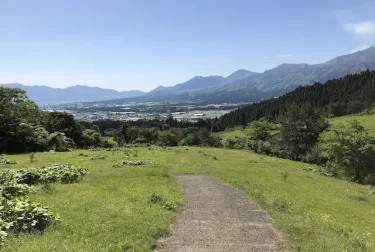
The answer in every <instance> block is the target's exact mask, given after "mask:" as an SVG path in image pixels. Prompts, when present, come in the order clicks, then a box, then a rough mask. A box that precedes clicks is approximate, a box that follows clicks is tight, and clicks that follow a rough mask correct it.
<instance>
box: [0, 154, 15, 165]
mask: <svg viewBox="0 0 375 252" xmlns="http://www.w3.org/2000/svg"><path fill="white" fill-rule="evenodd" d="M16 163H17V162H16V161H13V160H10V159H6V158H4V157H1V156H0V164H16Z"/></svg>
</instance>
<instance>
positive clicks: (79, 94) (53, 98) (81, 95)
mask: <svg viewBox="0 0 375 252" xmlns="http://www.w3.org/2000/svg"><path fill="white" fill-rule="evenodd" d="M0 86H4V87H11V88H20V89H23V90H25V91H26V92H27V96H28V97H29V98H30V99H31V100H33V101H35V102H37V103H65V102H78V101H98V100H112V99H120V98H131V97H137V96H141V95H143V94H144V92H142V91H139V90H130V91H123V92H119V91H116V90H113V89H107V88H99V87H89V86H83V85H76V86H71V87H67V88H52V87H48V86H26V85H22V84H19V83H8V84H0Z"/></svg>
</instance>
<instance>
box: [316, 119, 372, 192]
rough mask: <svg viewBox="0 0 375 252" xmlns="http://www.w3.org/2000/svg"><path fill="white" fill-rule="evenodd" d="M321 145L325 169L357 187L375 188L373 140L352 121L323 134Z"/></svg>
mask: <svg viewBox="0 0 375 252" xmlns="http://www.w3.org/2000/svg"><path fill="white" fill-rule="evenodd" d="M320 144H321V147H322V148H323V150H324V157H325V158H326V159H327V160H328V161H327V168H328V169H330V170H331V171H332V173H333V174H335V175H338V176H340V175H342V176H345V177H346V178H348V179H350V180H352V181H355V182H358V183H370V184H372V185H374V184H375V181H374V180H373V179H372V178H374V176H375V137H374V136H372V135H369V133H368V132H367V131H366V130H365V129H364V128H363V127H362V126H361V125H360V124H359V122H358V121H351V122H350V123H349V124H348V125H338V126H336V127H333V128H332V129H331V130H329V131H327V132H325V133H323V134H322V135H321V137H320Z"/></svg>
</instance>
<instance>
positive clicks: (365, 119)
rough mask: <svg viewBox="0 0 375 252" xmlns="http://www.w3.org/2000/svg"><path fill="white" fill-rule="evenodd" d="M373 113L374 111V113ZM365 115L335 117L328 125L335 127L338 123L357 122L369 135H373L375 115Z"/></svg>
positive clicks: (374, 131)
mask: <svg viewBox="0 0 375 252" xmlns="http://www.w3.org/2000/svg"><path fill="white" fill-rule="evenodd" d="M374 112H375V111H374ZM374 112H373V114H370V115H367V114H358V115H348V116H341V117H335V118H332V119H330V120H329V121H330V123H331V124H333V125H337V124H339V123H345V122H347V121H349V120H353V119H355V120H358V121H359V122H360V123H361V124H362V126H363V127H365V129H366V130H367V131H368V132H370V133H371V134H375V113H374Z"/></svg>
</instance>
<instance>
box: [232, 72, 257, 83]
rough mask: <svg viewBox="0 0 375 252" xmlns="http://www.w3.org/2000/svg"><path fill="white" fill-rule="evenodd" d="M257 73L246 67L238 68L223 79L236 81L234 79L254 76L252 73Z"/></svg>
mask: <svg viewBox="0 0 375 252" xmlns="http://www.w3.org/2000/svg"><path fill="white" fill-rule="evenodd" d="M257 74H259V73H256V72H251V71H249V70H246V69H239V70H237V71H235V72H233V73H231V74H230V75H228V76H227V77H226V78H225V79H226V80H227V81H228V82H232V81H236V80H239V79H244V78H247V77H250V76H254V75H257Z"/></svg>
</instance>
